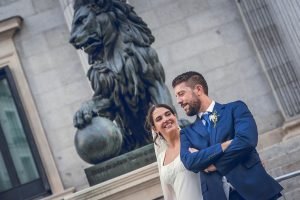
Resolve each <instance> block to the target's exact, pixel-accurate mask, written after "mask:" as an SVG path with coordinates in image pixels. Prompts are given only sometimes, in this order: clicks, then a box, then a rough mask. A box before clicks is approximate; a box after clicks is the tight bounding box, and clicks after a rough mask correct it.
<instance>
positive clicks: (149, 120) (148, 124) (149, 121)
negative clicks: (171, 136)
mask: <svg viewBox="0 0 300 200" xmlns="http://www.w3.org/2000/svg"><path fill="white" fill-rule="evenodd" d="M157 108H166V109H168V110H169V111H170V112H171V113H172V114H173V115H176V113H175V111H174V109H173V108H172V107H171V106H169V105H167V104H155V105H152V106H151V107H150V108H149V110H148V114H147V117H146V123H145V128H146V130H148V131H149V132H150V133H152V128H153V127H154V119H153V112H154V111H155V109H157ZM154 133H155V136H154V138H153V141H154V144H156V145H157V143H156V140H157V138H158V136H160V137H162V138H163V139H164V137H163V136H162V135H161V133H159V132H158V133H156V132H154Z"/></svg>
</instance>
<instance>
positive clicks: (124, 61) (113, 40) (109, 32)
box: [70, 0, 172, 153]
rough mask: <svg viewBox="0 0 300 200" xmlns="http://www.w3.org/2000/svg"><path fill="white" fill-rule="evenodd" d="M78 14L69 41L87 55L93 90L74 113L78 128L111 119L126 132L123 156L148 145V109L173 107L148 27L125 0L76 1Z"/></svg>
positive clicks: (75, 123)
mask: <svg viewBox="0 0 300 200" xmlns="http://www.w3.org/2000/svg"><path fill="white" fill-rule="evenodd" d="M74 11H75V13H74V18H73V23H72V31H71V38H70V43H71V44H72V45H73V46H74V47H75V48H76V49H82V50H84V52H85V53H87V54H88V61H89V64H90V65H91V67H90V69H89V70H88V73H87V76H88V78H89V80H90V83H91V86H92V89H93V91H94V95H93V98H92V99H91V100H89V101H87V102H85V103H83V105H82V107H81V108H80V109H79V110H78V111H77V112H76V113H75V116H74V126H75V127H77V128H78V129H83V128H84V127H86V126H87V125H88V124H89V123H90V122H91V121H92V118H93V117H96V116H101V117H105V118H107V119H109V120H111V121H113V122H114V124H116V126H117V127H118V128H119V129H120V131H121V133H122V137H123V143H122V148H121V153H124V152H128V151H130V150H133V149H136V148H138V147H141V146H144V145H145V144H148V143H150V142H151V141H152V136H151V135H150V134H149V133H147V132H146V131H145V129H144V122H145V117H146V114H147V113H146V112H147V110H148V108H149V107H150V106H151V105H152V104H157V103H166V104H169V105H172V100H171V96H170V93H169V90H168V89H167V87H166V85H165V83H164V82H165V74H164V70H163V68H162V65H161V63H160V61H159V59H158V56H157V53H156V52H155V50H154V49H153V48H151V46H150V45H151V44H152V43H153V42H154V37H153V35H152V34H151V31H150V29H149V28H148V27H147V25H146V23H145V22H144V21H143V20H142V19H141V18H140V17H139V16H137V14H136V13H135V12H134V10H133V7H132V6H130V5H129V4H127V3H126V2H124V1H122V0H75V2H74Z"/></svg>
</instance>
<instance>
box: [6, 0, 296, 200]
mask: <svg viewBox="0 0 300 200" xmlns="http://www.w3.org/2000/svg"><path fill="white" fill-rule="evenodd" d="M286 2H287V3H286V4H285V5H282V4H281V2H280V1H279V0H278V1H272V2H271V1H269V0H264V1H263V0H261V1H257V0H255V1H252V3H251V4H247V3H245V2H244V1H243V0H241V1H234V0H189V1H184V0H151V1H149V0H129V3H130V4H131V5H133V6H134V7H135V10H136V12H137V13H138V14H139V15H140V16H141V17H142V18H143V19H144V20H145V22H146V23H147V24H148V26H149V27H150V29H151V30H152V33H153V35H154V36H155V38H156V40H155V42H154V45H153V47H154V49H155V50H156V51H157V53H158V56H159V59H160V61H161V63H162V65H163V67H164V70H165V73H166V84H167V86H168V87H169V88H170V91H171V92H172V88H171V81H172V79H173V78H174V77H175V76H176V75H178V74H179V73H181V72H184V71H188V70H195V71H199V72H201V73H202V74H203V75H204V76H205V77H206V79H207V81H208V85H209V95H210V96H211V97H212V98H213V99H214V100H216V101H218V102H220V103H226V102H229V101H234V100H238V99H240V100H243V101H244V102H246V103H247V105H248V106H249V108H250V110H251V111H252V113H253V115H254V117H255V119H256V122H257V125H258V129H259V134H260V140H259V146H258V148H259V150H260V152H261V158H262V159H263V160H264V162H265V166H266V168H267V169H268V171H269V172H270V173H271V175H273V176H274V177H277V176H280V175H283V174H286V173H289V172H292V171H295V170H299V169H300V158H299V156H297V155H299V153H300V148H299V143H300V136H299V134H300V111H299V109H300V101H299V93H297V92H299V90H300V88H299V79H300V70H299V69H300V68H299V61H298V60H299V46H300V45H299V44H300V43H299V40H298V39H299V38H298V35H297V30H298V29H299V27H298V26H299V25H298V24H297V23H296V22H297V19H298V20H299V18H297V17H299V15H297V12H296V11H295V10H297V8H298V7H297V6H299V5H298V3H297V2H296V0H288V1H286ZM293 13H296V14H293ZM298 14H299V13H298ZM256 16H261V18H260V19H265V20H264V21H257V20H258V18H257V17H256ZM71 19H72V0H51V1H49V0H47V1H46V0H1V1H0V69H1V68H4V67H5V66H8V67H9V68H10V70H11V72H12V75H13V78H14V81H15V83H16V88H17V92H18V94H19V96H20V99H21V102H22V105H23V107H24V111H25V116H26V118H27V119H28V122H29V127H30V129H31V132H32V136H33V141H34V143H35V145H36V148H37V152H38V154H39V156H40V159H41V165H42V167H43V169H44V171H45V174H46V177H47V182H48V184H49V190H50V191H51V194H52V195H50V196H49V197H47V198H49V199H55V198H58V199H59V198H62V197H63V196H66V195H67V194H69V193H73V192H74V191H79V193H80V192H81V191H86V190H89V191H91V190H92V189H90V188H89V187H88V183H87V180H86V177H85V174H84V169H85V168H87V167H89V166H90V165H89V164H87V163H85V162H84V161H82V160H81V159H80V158H79V156H78V155H77V153H76V150H75V147H74V134H75V131H76V129H75V128H73V125H72V118H73V114H74V113H75V111H76V110H77V109H78V108H79V106H80V104H81V103H82V102H83V101H85V100H87V99H89V98H90V97H91V96H92V90H91V88H90V86H89V82H88V80H87V78H86V76H85V73H86V71H87V69H88V65H87V62H86V57H85V56H84V55H83V54H82V53H81V52H76V50H75V49H74V48H73V47H72V46H71V45H70V44H69V43H68V40H69V29H70V22H71ZM291 19H292V20H291ZM270 27H271V28H270ZM298 33H299V31H298ZM276 41H280V43H279V42H277V43H276ZM268 42H269V43H268ZM298 45H299V46H298ZM285 63H288V64H285ZM278 66H282V67H278ZM276 67H278V68H276ZM272 77H275V78H272ZM0 94H1V93H0ZM289 95H291V97H290V98H288V97H289ZM297 95H298V96H297ZM173 101H174V104H176V100H175V98H174V99H173ZM289 109H291V110H292V111H291V112H288V111H289ZM0 110H1V109H0ZM177 112H178V115H179V117H180V118H186V117H185V114H184V113H183V111H182V109H181V108H180V107H179V106H177ZM291 113H292V114H291ZM188 119H189V120H191V121H192V120H193V119H191V118H188ZM147 167H148V168H146V169H145V173H142V172H137V173H136V174H130V175H129V177H132V176H133V177H135V176H136V177H138V176H144V177H146V175H145V174H147V177H149V176H150V175H151V174H152V175H153V174H155V176H154V175H153V176H152V175H151V177H152V178H149V181H152V182H153V184H154V185H155V184H158V185H159V180H158V179H157V170H155V165H153V166H147ZM146 172H147V173H146ZM140 174H143V175H140ZM148 175H149V176H148ZM121 179H122V178H121ZM121 179H120V180H121ZM125 179H126V178H125ZM124 183H125V182H123V184H124ZM136 184H137V185H140V184H142V183H138V182H137V183H136ZM282 184H283V185H284V187H285V188H286V196H287V199H297V197H300V188H299V184H300V179H299V178H293V179H290V180H289V181H286V182H283V183H282ZM101 187H102V189H103V188H105V186H104V185H102V186H101ZM128 187H129V186H128ZM145 187H146V185H145ZM98 189H99V187H98ZM140 190H142V189H140ZM151 191H152V193H155V194H156V195H159V194H158V193H160V192H161V191H159V190H157V189H153V190H151ZM151 191H150V193H151ZM105 192H106V193H107V191H106V190H104V189H103V191H102V193H105ZM115 192H116V193H118V192H117V191H115ZM108 193H109V192H108ZM0 194H1V192H0ZM81 194H83V193H81ZM141 195H142V196H143V195H144V196H146V197H145V199H146V198H147V196H149V194H147V193H142V194H141ZM150 196H151V195H150ZM114 198H116V199H117V197H114ZM108 199H109V198H108ZM110 199H113V198H110ZM128 199H130V198H128Z"/></svg>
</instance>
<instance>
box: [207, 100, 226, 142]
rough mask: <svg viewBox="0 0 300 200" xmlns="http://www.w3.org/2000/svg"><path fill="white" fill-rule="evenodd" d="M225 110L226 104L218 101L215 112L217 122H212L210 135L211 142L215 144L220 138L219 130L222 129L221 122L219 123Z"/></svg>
mask: <svg viewBox="0 0 300 200" xmlns="http://www.w3.org/2000/svg"><path fill="white" fill-rule="evenodd" d="M223 110H224V105H222V104H219V103H217V102H216V104H215V106H214V109H213V113H216V115H217V122H216V124H214V123H213V122H212V123H211V125H212V127H211V135H210V142H211V144H215V143H217V142H218V138H219V137H220V134H218V130H221V129H220V127H221V124H220V123H219V122H220V120H221V118H222V112H223Z"/></svg>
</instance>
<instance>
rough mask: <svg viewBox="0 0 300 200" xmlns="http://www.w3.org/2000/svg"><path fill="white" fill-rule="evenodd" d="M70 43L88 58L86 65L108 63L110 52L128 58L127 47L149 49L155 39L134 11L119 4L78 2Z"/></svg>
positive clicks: (109, 0)
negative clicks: (115, 50)
mask: <svg viewBox="0 0 300 200" xmlns="http://www.w3.org/2000/svg"><path fill="white" fill-rule="evenodd" d="M74 10H75V13H74V18H73V22H72V31H71V38H70V43H71V44H73V46H74V47H75V48H76V49H83V50H84V51H85V52H86V53H87V54H88V55H89V63H90V64H93V63H95V62H96V61H103V60H104V61H105V60H106V61H107V60H108V59H111V54H113V53H112V51H113V49H114V48H115V47H116V46H118V47H122V48H123V51H124V52H127V53H129V54H130V50H128V49H130V47H129V46H130V44H132V43H134V45H138V46H149V45H150V44H151V43H152V42H153V41H154V37H153V36H152V34H151V31H150V29H149V28H148V27H147V25H146V24H145V23H144V22H143V20H142V19H141V18H140V17H138V16H137V15H136V13H135V12H134V11H133V8H132V7H131V6H130V5H129V4H126V3H124V1H122V0H77V1H75V4H74Z"/></svg>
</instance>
